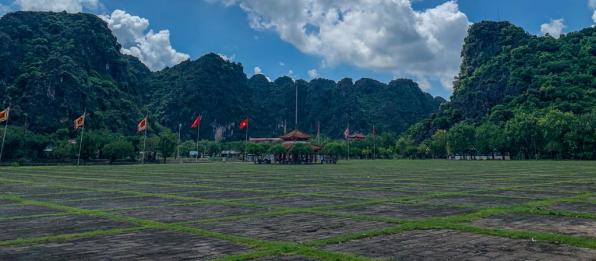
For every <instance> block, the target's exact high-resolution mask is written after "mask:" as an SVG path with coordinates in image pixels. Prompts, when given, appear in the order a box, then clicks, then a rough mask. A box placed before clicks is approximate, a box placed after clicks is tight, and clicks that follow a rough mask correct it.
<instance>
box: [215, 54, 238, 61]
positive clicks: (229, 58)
mask: <svg viewBox="0 0 596 261" xmlns="http://www.w3.org/2000/svg"><path fill="white" fill-rule="evenodd" d="M217 55H219V57H221V59H224V61H226V62H233V61H234V60H235V59H236V54H232V56H227V55H225V54H221V53H218V54H217Z"/></svg>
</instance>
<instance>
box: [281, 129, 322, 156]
mask: <svg viewBox="0 0 596 261" xmlns="http://www.w3.org/2000/svg"><path fill="white" fill-rule="evenodd" d="M279 138H280V139H281V140H282V141H283V142H282V143H281V146H282V147H283V151H281V150H280V151H276V152H274V160H275V162H278V163H281V164H312V163H315V162H316V159H317V157H316V156H317V154H318V153H319V151H321V147H319V146H316V145H312V144H311V143H310V141H309V140H310V135H308V134H306V133H304V132H301V131H299V130H293V131H291V132H289V133H286V134H285V135H283V136H281V137H279Z"/></svg>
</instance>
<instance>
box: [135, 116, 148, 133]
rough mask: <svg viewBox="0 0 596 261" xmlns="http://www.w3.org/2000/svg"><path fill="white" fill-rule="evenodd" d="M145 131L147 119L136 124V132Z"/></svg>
mask: <svg viewBox="0 0 596 261" xmlns="http://www.w3.org/2000/svg"><path fill="white" fill-rule="evenodd" d="M146 129H147V117H145V118H143V120H141V121H140V122H139V124H137V132H141V131H144V130H146Z"/></svg>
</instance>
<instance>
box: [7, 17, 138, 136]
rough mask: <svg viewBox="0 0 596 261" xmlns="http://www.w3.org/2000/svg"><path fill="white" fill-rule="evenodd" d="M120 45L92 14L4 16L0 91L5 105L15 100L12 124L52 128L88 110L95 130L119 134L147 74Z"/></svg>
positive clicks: (129, 121) (130, 120)
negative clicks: (122, 51)
mask: <svg viewBox="0 0 596 261" xmlns="http://www.w3.org/2000/svg"><path fill="white" fill-rule="evenodd" d="M119 50H120V45H119V44H118V42H117V41H116V38H115V37H114V36H113V35H112V32H111V31H110V30H109V29H108V28H107V25H106V23H105V22H104V21H102V20H101V19H100V18H98V17H97V16H95V15H92V14H82V13H79V14H67V13H64V12H63V13H53V12H15V13H9V14H6V15H4V16H3V17H2V18H1V19H0V61H2V63H1V65H0V66H1V67H0V91H2V93H3V95H2V97H1V98H2V99H1V100H2V102H3V103H4V104H6V105H12V108H13V113H12V116H13V117H12V118H13V119H12V121H13V123H15V124H19V125H23V126H26V127H27V128H30V129H34V130H36V131H41V132H47V131H54V130H56V129H58V128H60V127H63V126H64V125H65V123H68V122H70V120H71V119H72V118H73V117H75V116H76V115H80V114H82V112H83V111H84V110H85V109H87V110H88V111H89V112H91V114H92V118H94V121H92V122H90V124H91V126H93V127H96V128H106V129H110V130H114V131H116V130H118V129H120V128H123V127H124V126H126V125H128V124H132V123H133V122H134V120H133V118H136V117H137V115H136V114H137V113H138V109H137V105H136V104H137V102H138V97H139V93H140V92H141V90H142V86H143V83H144V80H145V79H146V78H147V77H148V76H149V75H150V74H149V70H148V69H147V68H146V67H145V66H144V65H142V64H141V63H140V62H138V60H137V59H136V58H133V57H130V56H126V55H123V54H121V53H120V51H119ZM133 115H134V117H133ZM67 126H68V125H67Z"/></svg>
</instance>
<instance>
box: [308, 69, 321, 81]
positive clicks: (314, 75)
mask: <svg viewBox="0 0 596 261" xmlns="http://www.w3.org/2000/svg"><path fill="white" fill-rule="evenodd" d="M307 73H308V77H310V78H311V79H314V78H317V77H319V73H318V72H317V70H315V69H310V70H308V72H307Z"/></svg>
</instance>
